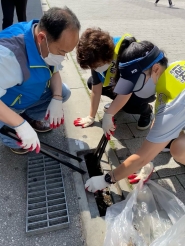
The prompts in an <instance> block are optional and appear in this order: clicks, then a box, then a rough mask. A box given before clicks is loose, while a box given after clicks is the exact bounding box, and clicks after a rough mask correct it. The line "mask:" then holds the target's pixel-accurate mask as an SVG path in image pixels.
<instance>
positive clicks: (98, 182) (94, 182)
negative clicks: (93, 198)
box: [85, 175, 110, 193]
mask: <svg viewBox="0 0 185 246" xmlns="http://www.w3.org/2000/svg"><path fill="white" fill-rule="evenodd" d="M109 186H110V184H109V183H107V182H106V181H105V175H101V176H94V177H92V178H90V179H88V180H87V181H86V183H85V189H86V190H88V191H89V192H93V193H94V192H96V191H98V190H103V189H105V188H106V187H109Z"/></svg>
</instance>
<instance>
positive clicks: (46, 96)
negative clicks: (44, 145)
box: [0, 7, 80, 154]
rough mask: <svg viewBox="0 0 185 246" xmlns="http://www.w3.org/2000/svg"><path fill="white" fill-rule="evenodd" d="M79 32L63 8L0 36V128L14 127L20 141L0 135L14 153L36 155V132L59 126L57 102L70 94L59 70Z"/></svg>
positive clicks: (75, 21) (61, 118)
mask: <svg viewBox="0 0 185 246" xmlns="http://www.w3.org/2000/svg"><path fill="white" fill-rule="evenodd" d="M79 30H80V23H79V21H78V19H77V17H76V15H75V14H74V13H73V12H72V11H71V10H70V9H68V8H67V7H65V8H63V9H62V8H51V9H50V10H49V11H47V12H46V13H45V14H44V16H43V17H42V18H41V19H40V21H37V20H32V21H30V22H22V23H17V24H15V25H12V26H10V27H9V28H7V29H5V30H3V31H2V32H1V33H0V58H1V59H0V66H1V69H0V77H1V81H0V97H1V100H0V128H1V127H2V126H3V125H9V126H11V127H12V128H14V129H15V131H16V132H17V135H18V136H19V138H20V139H21V140H22V143H21V144H20V146H19V145H17V143H16V141H14V140H12V139H10V138H8V137H6V136H4V135H2V134H1V135H0V137H1V140H2V141H3V143H4V144H5V145H6V146H8V147H10V148H11V150H12V151H13V152H14V153H17V154H25V153H27V152H28V151H32V150H36V152H37V153H38V152H39V150H40V142H39V139H38V136H37V133H36V132H35V131H38V132H47V131H50V130H51V129H52V128H56V127H59V126H60V125H61V124H63V122H64V113H63V107H62V104H63V103H64V102H65V101H66V100H68V98H69V97H70V94H71V93H70V90H69V88H68V87H67V85H65V84H64V83H62V80H61V77H60V74H59V71H58V70H59V69H60V67H61V62H62V61H63V60H64V58H65V55H66V54H67V53H68V52H71V51H72V50H73V49H74V48H75V46H76V45H77V43H78V39H79ZM44 117H45V119H46V120H47V119H49V123H48V122H46V121H43V119H44Z"/></svg>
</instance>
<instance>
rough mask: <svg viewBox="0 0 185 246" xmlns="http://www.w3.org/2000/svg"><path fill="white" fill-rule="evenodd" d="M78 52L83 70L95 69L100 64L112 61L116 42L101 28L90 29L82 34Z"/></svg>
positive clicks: (78, 59) (77, 48)
mask: <svg viewBox="0 0 185 246" xmlns="http://www.w3.org/2000/svg"><path fill="white" fill-rule="evenodd" d="M76 51H77V61H78V63H79V64H80V67H81V68H83V69H88V68H89V67H90V68H94V66H95V65H96V64H97V63H98V62H105V63H106V62H107V63H109V62H111V61H112V59H113V55H114V42H113V39H112V37H111V36H110V34H109V33H108V32H105V31H102V30H101V29H100V28H88V29H86V30H85V32H83V33H82V35H81V37H80V40H79V43H78V45H77V47H76Z"/></svg>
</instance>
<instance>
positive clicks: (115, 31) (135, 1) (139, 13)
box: [48, 0, 185, 202]
mask: <svg viewBox="0 0 185 246" xmlns="http://www.w3.org/2000/svg"><path fill="white" fill-rule="evenodd" d="M48 2H49V4H50V6H63V5H67V6H68V7H70V8H71V9H72V10H73V11H74V12H75V13H76V14H77V16H78V18H79V19H80V21H81V24H82V30H85V29H86V28H87V27H91V26H99V27H101V28H102V29H105V30H108V31H109V32H110V33H111V34H112V35H113V36H114V35H115V36H118V35H121V34H122V33H125V32H129V33H131V34H133V35H135V36H136V37H137V38H138V39H140V40H142V39H148V40H151V41H153V42H154V43H156V44H157V45H159V47H160V48H162V49H164V50H165V51H166V52H167V55H168V57H169V61H170V62H172V61H175V60H179V59H184V58H185V43H184V40H185V32H184V31H183V27H184V19H185V3H184V1H182V0H179V1H177V3H176V6H177V7H178V6H179V7H180V8H179V9H178V8H174V9H169V8H167V6H168V2H167V0H166V2H165V1H164V0H162V1H161V2H160V3H159V7H155V6H154V4H153V2H152V1H150V0H148V1H145V0H122V1H121V0H115V1H109V0H107V1H105V0H102V1H98V0H91V1H87V0H86V1H84V0H79V1H77V2H75V1H72V0H68V1H65V0H63V1H61V0H48ZM174 3H175V2H174ZM165 5H166V6H165ZM72 58H73V60H74V62H75V64H76V66H77V67H78V71H79V73H80V75H81V77H82V80H83V81H84V83H86V81H87V79H88V77H89V76H90V71H84V70H82V69H80V68H79V66H78V65H77V62H76V57H75V52H72ZM74 84H75V81H74ZM109 101H110V100H109V99H108V98H106V97H103V96H102V99H101V103H100V106H99V110H98V114H99V116H100V117H101V116H102V115H103V106H104V104H106V103H107V102H109ZM86 111H88V109H86ZM79 116H86V115H79V114H78V115H76V116H74V118H76V117H79ZM116 118H117V129H116V132H115V135H114V138H113V139H112V144H111V146H113V148H114V150H115V152H116V154H117V157H118V159H119V160H120V162H121V161H122V160H124V159H125V158H126V157H128V156H129V155H130V154H132V153H134V152H135V151H136V150H137V148H138V147H139V146H140V145H141V143H142V142H143V140H144V139H145V136H146V135H147V133H148V131H147V130H146V131H139V130H137V129H136V125H137V119H138V115H128V114H126V113H123V112H119V113H118V114H117V115H116ZM154 165H155V173H154V175H153V179H156V181H157V182H159V183H160V184H161V185H164V186H165V187H166V188H167V189H169V190H171V191H173V192H174V193H176V195H177V196H178V197H179V198H180V199H181V200H182V201H183V202H185V167H184V166H181V165H179V164H177V163H176V162H175V161H174V160H173V158H171V156H170V154H169V153H161V154H159V155H158V156H157V157H156V158H155V160H154Z"/></svg>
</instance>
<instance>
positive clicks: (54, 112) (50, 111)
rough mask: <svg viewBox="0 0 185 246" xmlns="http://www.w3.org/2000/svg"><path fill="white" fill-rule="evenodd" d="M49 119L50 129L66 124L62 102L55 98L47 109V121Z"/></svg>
mask: <svg viewBox="0 0 185 246" xmlns="http://www.w3.org/2000/svg"><path fill="white" fill-rule="evenodd" d="M48 118H49V122H50V127H51V128H56V127H59V126H60V125H61V124H63V123H64V112H63V107H62V100H58V99H55V98H53V99H52V100H51V102H50V104H49V106H48V108H47V111H46V115H45V120H47V119H48Z"/></svg>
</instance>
